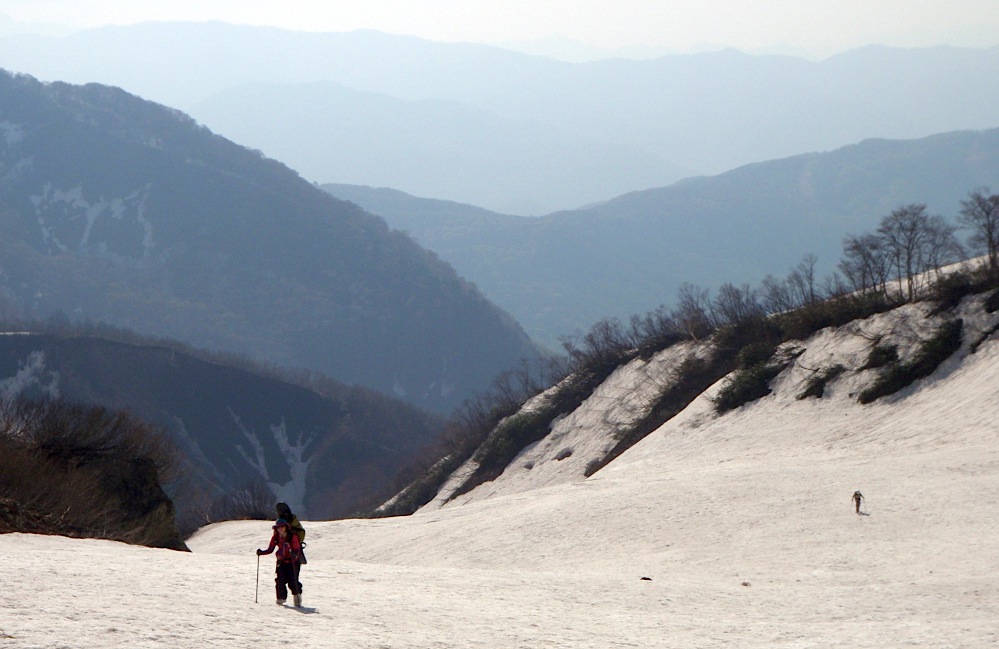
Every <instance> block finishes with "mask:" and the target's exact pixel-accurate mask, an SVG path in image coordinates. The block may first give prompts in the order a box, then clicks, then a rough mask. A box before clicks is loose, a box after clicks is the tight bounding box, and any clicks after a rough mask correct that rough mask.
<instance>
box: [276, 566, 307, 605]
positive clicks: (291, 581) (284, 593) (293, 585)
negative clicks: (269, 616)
mask: <svg viewBox="0 0 999 649" xmlns="http://www.w3.org/2000/svg"><path fill="white" fill-rule="evenodd" d="M276 574H277V576H276V577H275V578H274V584H275V586H276V587H277V598H278V599H288V589H289V588H290V589H291V593H292V595H299V594H301V592H302V589H301V588H299V587H298V576H297V575H296V574H295V564H294V563H285V562H283V561H279V562H278V564H277V570H276Z"/></svg>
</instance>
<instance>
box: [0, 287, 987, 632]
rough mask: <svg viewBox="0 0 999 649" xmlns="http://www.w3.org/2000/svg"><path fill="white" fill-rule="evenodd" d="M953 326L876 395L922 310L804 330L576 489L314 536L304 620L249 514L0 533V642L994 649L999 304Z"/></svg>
mask: <svg viewBox="0 0 999 649" xmlns="http://www.w3.org/2000/svg"><path fill="white" fill-rule="evenodd" d="M961 315H962V316H963V317H964V318H965V340H966V343H965V346H966V348H965V350H963V351H962V352H961V353H960V354H959V355H958V356H956V357H954V358H953V359H951V360H949V361H947V362H945V363H944V364H943V365H942V366H941V367H940V368H939V369H938V370H937V372H936V373H935V374H934V375H933V376H932V377H930V378H929V379H926V380H924V381H921V382H919V383H917V384H916V385H914V386H911V387H910V388H907V389H906V390H903V391H902V392H901V393H899V394H897V395H894V396H892V397H888V398H885V399H881V400H879V401H877V402H875V403H873V404H870V405H866V406H864V405H860V404H858V403H857V401H856V397H855V393H856V391H857V390H858V389H860V388H862V387H863V386H864V385H867V384H869V382H870V380H871V378H872V376H873V374H872V371H871V370H866V371H859V370H858V368H859V366H860V365H861V364H862V361H863V359H864V358H865V356H866V353H867V350H869V349H870V346H871V345H872V344H873V343H874V341H875V340H877V339H879V337H883V338H885V339H889V340H890V339H892V338H899V339H905V338H908V337H912V336H925V335H927V333H928V332H930V331H932V330H933V328H934V326H935V325H936V324H939V322H941V321H942V320H941V319H940V318H935V317H931V316H930V314H929V313H928V307H927V306H925V305H911V306H908V307H905V308H903V309H901V310H899V311H896V312H893V313H890V314H882V315H879V316H875V317H873V318H869V319H868V320H866V321H864V322H862V323H855V324H852V325H849V326H847V327H842V328H839V329H828V330H824V331H822V332H820V333H819V334H817V335H816V336H814V337H813V338H811V339H810V340H808V341H805V342H803V343H801V347H802V348H803V350H804V351H803V353H802V354H801V355H800V356H798V357H797V359H796V360H795V362H794V363H793V364H792V365H791V366H790V367H789V368H788V369H787V370H786V371H785V372H784V373H782V374H781V376H779V377H778V378H777V379H776V380H775V382H774V384H773V387H774V394H772V395H770V396H768V397H765V398H764V399H761V400H759V401H757V402H755V403H753V404H750V405H747V406H745V407H742V408H739V409H737V410H735V411H733V412H731V413H728V414H726V415H724V416H721V417H719V416H717V415H715V414H714V412H713V410H712V408H711V403H710V401H709V398H710V396H711V394H712V393H713V392H714V391H716V390H717V389H718V387H719V386H715V387H714V388H712V390H710V391H709V392H708V393H707V394H705V395H704V396H702V397H701V398H699V399H697V400H696V401H694V402H693V403H692V404H691V405H690V406H689V407H688V408H687V409H686V410H685V411H684V412H683V413H681V414H680V415H678V416H677V417H675V418H674V419H673V420H671V421H670V422H667V423H666V424H665V425H664V426H662V427H661V428H660V429H659V430H657V431H656V432H654V433H653V434H651V435H649V436H648V437H646V438H645V439H644V440H643V441H642V442H640V443H639V444H637V445H636V446H634V447H632V448H631V449H630V450H629V451H627V452H626V453H624V454H623V455H621V456H620V457H619V458H617V459H616V460H615V461H614V462H612V463H611V464H609V465H608V466H607V467H605V468H604V469H603V470H601V471H599V472H598V473H596V474H595V475H594V476H592V477H591V478H589V479H581V478H579V477H571V476H570V477H567V478H566V479H565V480H564V481H562V482H558V481H554V480H552V479H551V475H550V472H549V474H547V475H546V477H545V478H544V480H543V482H544V484H542V485H540V486H537V487H534V488H526V485H525V484H524V483H523V481H522V480H513V481H511V483H510V484H511V488H510V489H509V490H508V491H503V490H497V489H496V487H495V486H493V487H490V489H492V491H491V492H490V493H489V496H488V497H482V498H478V499H472V500H468V501H466V502H464V503H457V502H453V503H450V504H447V505H445V506H443V507H441V508H437V509H430V508H428V509H425V510H422V511H420V512H418V513H417V514H415V515H413V516H409V517H399V518H389V519H380V520H346V521H332V522H315V521H314V522H306V523H305V525H306V528H307V529H308V537H307V539H306V540H307V541H308V548H307V554H308V557H309V563H308V565H306V566H305V567H304V568H303V571H302V581H303V582H304V584H305V607H306V608H304V609H301V610H296V609H292V608H279V607H277V606H275V605H274V601H273V600H274V595H273V582H272V573H273V560H272V559H271V557H261V559H260V564H259V566H260V567H259V587H257V583H256V581H255V579H256V575H257V565H258V564H257V557H256V556H255V555H254V552H253V550H254V548H257V547H261V546H263V545H265V544H266V542H267V539H268V538H269V533H270V529H269V523H267V522H255V521H244V522H231V523H223V524H218V525H213V526H210V527H207V528H205V529H203V530H201V531H199V532H198V533H197V534H196V535H195V536H194V537H193V538H191V539H190V540H189V545H190V547H191V549H192V550H193V552H191V553H180V552H173V551H169V550H153V549H148V548H140V547H133V546H127V545H123V544H119V543H113V542H107V541H93V540H71V539H66V538H61V537H43V536H34V535H22V534H8V535H2V536H0V647H2V649H8V648H14V647H17V648H22V647H25V648H26V647H74V648H89V647H102V648H103V647H195V646H197V647H283V646H287V645H289V644H292V645H294V646H296V647H371V648H383V647H385V648H387V647H391V648H393V649H395V648H403V647H428V648H429V647H490V648H495V647H525V648H526V647H592V648H605V647H650V648H651V647H683V648H687V647H705V648H706V647H712V648H714V647H737V648H740V649H742V648H754V647H768V648H769V647H783V648H792V647H794V648H803V647H822V648H829V647H842V648H844V649H845V648H851V649H856V648H863V647H906V646H914V647H939V648H945V647H946V648H955V647H968V648H975V649H978V648H983V647H994V646H999V585H997V580H996V579H995V575H996V574H997V573H999V534H997V531H999V530H997V515H999V428H997V420H999V340H997V339H996V338H997V336H996V334H995V333H991V334H989V337H988V338H987V340H985V342H983V343H982V344H981V345H980V346H978V347H977V351H976V352H975V353H970V351H969V346H970V345H971V344H972V343H974V342H977V341H978V340H979V339H980V338H981V337H982V336H984V335H985V334H986V333H987V332H990V331H991V330H992V329H993V328H995V327H996V325H997V324H999V313H996V314H986V313H985V312H984V311H982V310H981V308H980V306H978V307H976V308H972V307H971V306H969V305H968V304H966V305H964V312H963V313H962V314H961ZM835 363H840V364H843V365H845V366H847V367H848V369H849V371H848V372H847V373H845V374H844V375H843V376H842V377H841V378H839V379H837V380H836V381H834V382H832V383H830V385H829V386H828V390H827V394H826V395H825V396H824V397H823V398H822V399H814V398H810V399H804V400H798V399H797V398H796V396H797V395H798V394H800V393H801V390H802V388H803V385H804V384H805V382H806V381H807V379H808V378H809V377H810V376H812V375H813V374H814V372H815V371H816V370H818V369H820V368H822V367H827V366H830V365H832V364H835ZM639 374H640V373H638V372H636V373H634V376H636V381H637V380H641V379H639V378H637V377H638V376H639ZM616 380H621V377H620V376H619V377H618V378H617V379H616ZM619 387H620V386H619ZM635 388H636V389H642V388H640V386H638V385H637V384H636V386H635ZM595 416H596V415H595ZM606 417H607V414H606V413H604V414H601V415H599V418H601V420H603V421H606V420H607V419H606ZM575 434H578V430H577V432H576V433H574V435H575ZM595 434H597V433H595ZM601 434H602V433H601ZM530 452H532V451H530V450H529V451H528V453H530ZM537 460H539V461H540V460H541V457H540V456H539V457H538V458H537ZM546 461H547V462H549V463H554V464H553V466H556V467H557V466H560V465H561V466H565V465H563V464H562V463H561V461H558V460H555V459H554V458H551V459H548V460H546ZM511 466H512V467H513V468H512V470H513V471H515V472H517V473H525V474H529V472H528V471H527V470H526V469H524V468H523V463H522V462H520V461H519V460H518V461H517V462H515V463H514V464H513V465H511ZM535 468H536V467H535ZM577 468H578V467H577ZM573 471H575V469H573ZM570 473H571V472H570ZM855 489H860V490H861V491H862V492H863V493H864V495H865V497H866V502H865V505H864V507H863V509H862V511H863V515H857V514H855V513H854V509H853V504H852V502H851V500H850V497H851V494H852V493H853V491H854V490H855ZM643 578H647V579H643ZM255 595H256V596H257V597H258V600H259V603H255V602H254V597H255Z"/></svg>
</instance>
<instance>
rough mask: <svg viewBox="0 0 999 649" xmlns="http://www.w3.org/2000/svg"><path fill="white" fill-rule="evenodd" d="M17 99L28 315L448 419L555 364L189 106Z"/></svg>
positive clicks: (463, 291)
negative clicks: (515, 370)
mask: <svg viewBox="0 0 999 649" xmlns="http://www.w3.org/2000/svg"><path fill="white" fill-rule="evenodd" d="M0 93H2V94H3V96H4V97H5V106H4V108H3V113H2V120H3V122H4V124H5V133H6V137H5V139H3V140H0V146H2V147H3V148H2V149H0V164H2V167H0V201H2V203H0V205H2V208H3V209H2V211H0V220H2V222H3V224H4V228H5V236H4V238H3V239H2V240H0V263H2V266H3V270H4V273H5V274H4V275H2V276H0V288H2V292H0V296H2V297H3V298H4V299H5V301H6V302H7V304H8V309H10V310H12V311H14V312H15V313H16V315H17V316H18V317H21V318H25V319H32V318H36V319H44V318H46V317H49V316H50V315H52V314H55V313H60V314H62V315H63V316H65V317H69V318H71V319H74V320H87V319H90V320H95V321H104V322H108V323H109V324H112V325H115V326H122V327H127V328H130V329H134V330H137V331H140V332H141V333H144V334H147V335H153V336H163V337H169V338H175V339H177V340H181V341H184V342H187V343H190V344H193V345H195V346H198V347H203V348H209V349H223V350H227V351H231V352H235V353H240V354H244V355H249V356H254V357H257V358H260V359H262V360H266V361H269V362H274V363H277V364H281V365H284V366H287V367H290V368H304V369H313V370H317V371H321V372H323V373H326V374H328V375H331V376H333V377H334V378H337V379H340V380H343V381H346V382H349V383H359V384H363V385H367V386H369V387H372V388H374V389H377V390H380V391H382V392H384V393H387V394H395V395H397V396H400V395H404V396H405V398H406V399H408V400H410V401H411V402H412V403H415V404H417V405H420V406H421V407H424V408H427V409H432V410H436V411H437V412H441V411H447V410H449V409H450V408H452V407H454V406H455V405H457V404H459V403H461V400H462V399H463V398H465V397H466V396H468V395H470V394H472V393H473V392H474V391H475V390H476V389H480V388H481V387H483V386H485V385H488V382H489V381H490V380H491V379H492V377H493V376H494V375H495V374H496V373H498V372H500V371H502V370H503V369H506V368H507V367H510V366H512V365H514V364H516V363H517V362H519V361H520V359H522V358H530V357H535V356H536V355H537V350H536V349H535V348H534V346H533V344H532V343H531V342H530V341H529V339H528V338H527V336H526V334H525V333H524V332H523V331H522V330H521V329H520V327H519V325H517V324H516V322H515V321H514V320H513V319H512V318H511V317H510V316H509V315H508V314H506V313H504V312H502V311H501V310H500V309H499V308H498V307H496V306H495V305H493V304H492V303H490V302H488V301H487V300H486V299H485V298H484V297H483V296H482V295H481V293H479V292H478V291H477V290H476V289H475V288H474V287H473V286H472V285H471V284H469V283H468V282H467V281H466V280H464V279H462V278H461V277H459V276H458V275H457V273H456V272H455V271H454V269H453V268H452V267H450V266H448V265H447V264H445V263H444V262H441V261H440V260H439V258H437V257H436V256H435V255H434V254H432V253H429V252H427V251H426V250H424V249H422V248H420V247H419V246H418V245H417V244H416V243H415V242H413V241H412V239H410V238H409V237H408V236H406V235H403V234H401V233H399V232H395V231H392V230H390V229H389V227H388V226H387V225H386V224H385V222H384V221H383V220H382V219H380V218H378V217H375V216H373V215H370V214H368V213H366V212H364V211H363V210H361V209H360V208H358V207H357V206H355V205H352V204H349V203H346V202H343V201H338V200H336V199H335V198H333V197H331V196H329V195H328V194H326V193H325V192H322V191H320V190H319V189H317V188H315V187H314V186H312V185H310V184H309V183H307V182H306V181H305V180H303V179H302V178H301V177H300V176H299V175H298V174H297V173H296V172H294V171H292V170H291V169H289V168H288V167H286V166H284V165H282V164H281V163H279V162H277V161H274V160H270V159H267V158H264V157H263V156H262V155H260V154H259V153H257V152H253V151H251V150H248V149H245V148H243V147H240V146H238V145H236V144H234V143H232V142H230V141H228V140H226V139H225V138H222V137H221V136H218V135H215V134H213V133H211V131H209V130H208V129H206V128H205V127H201V126H197V125H196V123H195V122H194V121H193V120H192V119H191V118H189V117H186V116H184V115H183V114H181V113H179V112H177V111H176V110H174V109H169V108H166V107H162V106H160V105H158V104H153V103H151V102H147V101H145V100H142V99H140V98H137V97H135V96H133V95H130V94H128V93H126V92H125V91H122V90H119V89H113V88H108V87H105V86H100V85H97V84H92V85H88V86H83V87H77V86H72V85H69V84H63V83H54V84H49V85H45V84H41V83H39V82H37V81H35V80H34V79H33V78H31V77H28V76H26V75H20V76H14V75H9V74H6V73H5V74H3V75H0ZM69 269H72V271H70V270H69ZM480 336H488V337H490V338H491V339H492V340H493V342H494V344H493V345H491V346H490V347H489V348H488V349H485V348H482V347H481V345H479V344H478V342H477V341H478V340H479V339H480ZM369 352H373V355H371V354H369ZM372 358H377V359H385V360H386V361H387V359H388V358H391V359H392V361H391V363H389V362H382V361H376V362H373V361H372Z"/></svg>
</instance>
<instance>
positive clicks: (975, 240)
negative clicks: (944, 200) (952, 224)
mask: <svg viewBox="0 0 999 649" xmlns="http://www.w3.org/2000/svg"><path fill="white" fill-rule="evenodd" d="M957 220H958V222H959V223H961V225H963V226H965V227H967V228H970V229H971V231H972V232H971V236H970V237H969V238H968V243H969V245H971V246H972V247H973V248H974V249H976V250H979V251H983V252H985V254H986V255H988V268H989V273H990V274H992V275H997V274H999V194H990V193H989V189H988V188H987V187H985V188H982V189H976V190H975V191H973V192H971V193H969V194H968V200H964V201H961V213H960V215H959V216H958V217H957Z"/></svg>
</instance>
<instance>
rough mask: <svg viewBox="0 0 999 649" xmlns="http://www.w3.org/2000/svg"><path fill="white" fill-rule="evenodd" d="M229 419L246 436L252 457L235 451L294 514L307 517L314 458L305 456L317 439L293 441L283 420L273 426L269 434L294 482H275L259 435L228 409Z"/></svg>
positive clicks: (243, 450) (307, 437) (242, 450)
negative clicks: (309, 476)
mask: <svg viewBox="0 0 999 649" xmlns="http://www.w3.org/2000/svg"><path fill="white" fill-rule="evenodd" d="M229 415H230V416H231V417H232V420H233V422H235V424H236V426H237V427H238V428H239V430H240V431H241V432H242V433H243V437H244V438H245V439H246V441H247V443H248V444H249V446H250V451H252V453H251V452H250V451H247V449H246V448H244V447H243V446H242V445H237V446H236V450H238V451H239V453H240V455H242V456H243V459H244V460H245V461H246V463H247V464H248V465H250V467H251V468H253V470H254V471H256V472H257V473H259V474H260V477H261V478H263V479H264V481H265V482H266V483H267V486H268V487H270V489H271V492H272V493H273V494H274V495H275V496H276V497H277V499H278V500H280V501H282V502H285V503H288V505H289V506H290V507H291V510H292V511H294V512H298V513H299V514H300V515H303V516H304V515H305V511H306V509H305V493H306V491H305V478H306V475H307V474H308V471H309V464H310V463H311V462H312V459H311V458H309V459H306V458H305V457H304V456H305V452H306V450H307V449H308V448H309V446H311V445H312V442H313V441H314V440H315V436H314V435H304V434H301V433H300V434H299V435H298V438H297V439H295V440H292V439H291V438H290V437H289V435H288V427H287V425H286V423H285V420H284V417H282V418H281V422H280V423H278V424H271V426H270V433H271V435H272V436H273V438H274V441H275V443H276V444H277V447H278V450H279V451H280V452H281V456H282V457H283V458H284V460H285V461H286V462H287V468H288V471H289V473H290V474H291V479H290V480H289V481H288V482H284V483H280V482H275V481H274V480H273V479H272V477H271V475H272V474H271V471H269V470H268V468H267V455H266V453H265V452H264V447H263V444H262V443H261V442H260V439H259V438H258V437H257V434H256V432H254V431H252V430H250V429H248V428H247V427H246V426H245V425H244V423H243V420H242V419H241V418H240V417H239V415H237V414H236V413H235V412H233V410H232V408H230V409H229Z"/></svg>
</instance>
